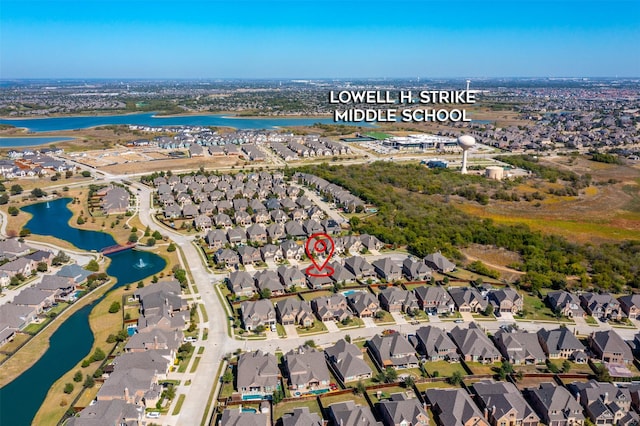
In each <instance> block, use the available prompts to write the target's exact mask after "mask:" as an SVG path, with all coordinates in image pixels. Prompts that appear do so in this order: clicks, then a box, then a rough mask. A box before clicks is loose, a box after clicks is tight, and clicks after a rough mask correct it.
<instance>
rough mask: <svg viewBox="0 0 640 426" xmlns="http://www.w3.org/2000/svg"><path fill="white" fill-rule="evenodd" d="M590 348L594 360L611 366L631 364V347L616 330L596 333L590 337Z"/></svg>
mask: <svg viewBox="0 0 640 426" xmlns="http://www.w3.org/2000/svg"><path fill="white" fill-rule="evenodd" d="M589 348H590V349H591V351H592V352H593V355H594V358H597V359H598V360H599V361H602V362H606V363H611V364H631V363H632V362H633V354H632V353H631V347H630V346H629V345H627V343H626V342H625V341H624V340H622V337H620V335H619V334H618V333H616V332H615V331H614V330H606V331H604V330H603V331H594V332H592V333H591V335H590V336H589Z"/></svg>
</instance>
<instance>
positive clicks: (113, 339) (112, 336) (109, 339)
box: [107, 334, 116, 343]
mask: <svg viewBox="0 0 640 426" xmlns="http://www.w3.org/2000/svg"><path fill="white" fill-rule="evenodd" d="M115 342H116V336H115V334H110V335H109V336H107V343H115Z"/></svg>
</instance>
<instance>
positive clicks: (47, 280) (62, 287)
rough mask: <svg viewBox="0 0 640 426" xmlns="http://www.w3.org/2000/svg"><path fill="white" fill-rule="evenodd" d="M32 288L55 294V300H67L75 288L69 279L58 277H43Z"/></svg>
mask: <svg viewBox="0 0 640 426" xmlns="http://www.w3.org/2000/svg"><path fill="white" fill-rule="evenodd" d="M34 288H37V289H39V290H43V291H49V292H52V293H55V294H56V296H55V297H56V300H69V299H70V298H71V297H72V296H73V292H74V290H75V288H76V284H75V282H74V281H73V280H72V279H71V278H67V277H61V276H58V275H43V276H42V280H41V281H40V282H39V283H38V284H36V285H35V287H34Z"/></svg>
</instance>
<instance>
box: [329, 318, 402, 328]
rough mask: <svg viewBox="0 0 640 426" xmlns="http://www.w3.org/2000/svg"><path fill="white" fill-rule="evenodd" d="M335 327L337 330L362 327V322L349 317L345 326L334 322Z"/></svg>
mask: <svg viewBox="0 0 640 426" xmlns="http://www.w3.org/2000/svg"><path fill="white" fill-rule="evenodd" d="M392 320H393V318H392ZM336 325H337V326H338V328H350V327H363V326H364V322H362V320H361V319H360V318H358V317H351V318H349V321H348V322H347V323H346V324H342V322H336Z"/></svg>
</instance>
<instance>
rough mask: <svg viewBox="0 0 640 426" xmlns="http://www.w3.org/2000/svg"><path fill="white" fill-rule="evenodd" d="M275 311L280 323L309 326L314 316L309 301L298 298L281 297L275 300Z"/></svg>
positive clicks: (311, 324)
mask: <svg viewBox="0 0 640 426" xmlns="http://www.w3.org/2000/svg"><path fill="white" fill-rule="evenodd" d="M276 311H277V313H278V318H279V319H280V323H281V324H282V325H300V326H302V327H311V326H313V323H314V321H315V316H314V315H313V312H312V311H311V306H309V302H307V301H305V300H298V299H283V300H278V301H277V302H276Z"/></svg>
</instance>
